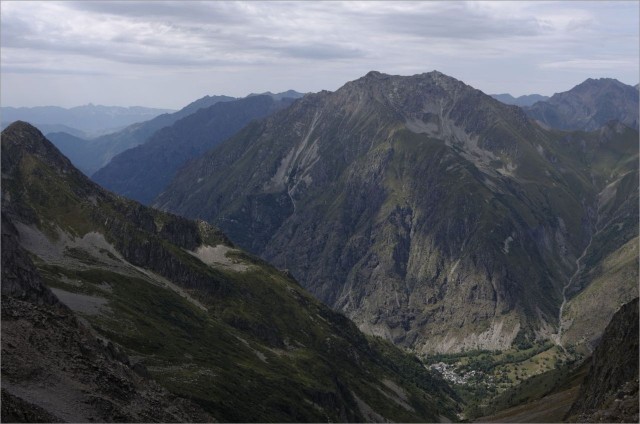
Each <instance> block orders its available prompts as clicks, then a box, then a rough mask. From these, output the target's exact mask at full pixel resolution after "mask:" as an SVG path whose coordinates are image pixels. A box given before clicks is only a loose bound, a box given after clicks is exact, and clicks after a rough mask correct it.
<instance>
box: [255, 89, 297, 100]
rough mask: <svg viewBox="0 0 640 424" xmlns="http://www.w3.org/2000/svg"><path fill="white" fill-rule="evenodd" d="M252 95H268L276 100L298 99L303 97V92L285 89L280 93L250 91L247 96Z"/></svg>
mask: <svg viewBox="0 0 640 424" xmlns="http://www.w3.org/2000/svg"><path fill="white" fill-rule="evenodd" d="M252 96H269V97H271V98H272V99H273V100H276V101H277V100H282V99H299V98H301V97H304V93H298V92H297V91H295V90H287V91H283V92H281V93H272V92H271V91H266V92H264V93H251V94H249V95H248V96H247V97H252Z"/></svg>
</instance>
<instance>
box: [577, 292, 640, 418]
mask: <svg viewBox="0 0 640 424" xmlns="http://www.w3.org/2000/svg"><path fill="white" fill-rule="evenodd" d="M638 319H639V318H638V298H636V299H635V300H633V301H631V302H629V303H627V304H625V305H623V306H622V307H621V308H620V310H619V311H618V312H617V313H616V314H615V315H614V316H613V318H612V319H611V322H610V323H609V325H608V326H607V328H606V329H605V331H604V334H603V335H602V338H601V339H600V342H599V344H598V346H597V347H596V349H595V351H594V352H593V355H592V357H591V365H590V367H589V372H588V374H587V376H586V377H585V379H584V381H583V383H582V386H581V387H580V392H579V394H578V398H577V400H576V401H575V402H574V404H573V405H572V406H571V410H570V411H569V413H568V414H567V416H568V417H569V419H570V420H571V421H576V422H633V423H635V422H638V361H639V360H638V358H639V351H638V334H639V331H640V328H639V326H638V322H639V321H638Z"/></svg>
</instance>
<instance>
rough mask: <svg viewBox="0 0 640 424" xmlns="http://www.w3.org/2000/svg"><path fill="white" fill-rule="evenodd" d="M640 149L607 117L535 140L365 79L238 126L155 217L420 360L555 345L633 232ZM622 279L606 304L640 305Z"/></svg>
mask: <svg viewBox="0 0 640 424" xmlns="http://www.w3.org/2000/svg"><path fill="white" fill-rule="evenodd" d="M637 140H638V133H637V131H635V130H633V129H631V128H628V127H626V126H624V125H619V124H616V123H611V124H610V125H609V126H607V127H605V128H603V129H602V130H600V131H596V132H591V133H585V132H576V133H567V132H563V131H555V130H545V129H543V128H541V127H540V126H538V125H536V124H535V123H533V122H531V121H530V120H529V119H528V118H527V116H526V115H525V114H524V112H523V111H522V110H521V109H519V108H517V107H514V106H508V105H504V104H502V103H500V102H498V101H497V100H495V99H493V98H491V97H490V96H487V95H485V94H484V93H482V92H480V91H478V90H475V89H473V88H472V87H469V86H467V85H465V84H464V83H462V82H460V81H457V80H455V79H453V78H450V77H448V76H446V75H443V74H441V73H438V72H435V71H434V72H431V73H428V74H422V75H415V76H411V77H399V76H389V75H384V74H380V73H377V72H371V73H369V74H367V75H366V76H365V77H363V78H360V79H358V80H356V81H352V82H349V83H347V84H346V85H344V86H343V87H342V88H340V89H339V90H337V91H336V92H333V93H331V92H320V93H317V94H313V95H307V96H305V98H304V99H302V100H300V101H298V102H296V103H295V104H294V105H293V106H292V107H290V108H288V109H286V110H283V111H280V112H278V113H276V114H274V115H273V116H271V117H269V118H267V119H265V120H262V121H261V122H255V123H252V124H250V125H249V126H247V127H246V128H245V129H244V130H242V131H241V132H240V133H238V134H237V135H236V136H234V137H233V138H231V139H230V140H228V141H227V142H225V143H223V144H221V145H220V146H219V147H218V148H215V149H213V150H211V151H210V152H208V153H207V154H206V155H204V156H203V157H202V158H200V159H198V160H195V161H193V162H191V163H190V164H189V165H188V166H186V167H185V168H183V169H182V170H181V171H180V172H179V173H178V174H177V176H176V178H175V179H174V181H173V182H172V183H171V184H170V185H169V186H168V187H167V189H166V190H165V192H164V193H162V194H161V195H160V196H159V197H158V198H157V199H156V201H155V205H156V206H158V207H160V208H164V209H166V210H169V211H172V212H175V213H178V214H181V215H184V216H188V217H193V218H200V219H204V220H207V221H209V222H211V223H215V224H216V225H218V226H219V227H220V228H222V229H223V230H224V231H225V232H226V233H227V234H228V235H229V237H230V238H231V239H232V240H234V242H236V243H238V244H239V245H240V246H241V247H243V248H246V249H248V250H250V251H251V252H254V253H256V254H259V255H261V256H262V257H263V258H265V259H267V260H269V261H271V262H272V263H274V264H276V265H277V266H280V267H284V268H288V269H290V270H291V272H292V274H293V275H294V276H295V277H296V278H297V279H298V280H299V281H301V282H302V283H303V284H305V287H306V288H308V289H309V290H310V291H311V292H312V293H313V294H314V295H316V296H317V297H318V298H319V299H321V300H322V301H324V302H326V303H327V304H328V305H330V306H332V307H333V308H335V309H336V310H339V311H342V312H344V313H345V314H347V315H348V316H349V317H351V318H352V319H353V320H354V321H355V322H356V323H357V324H358V325H359V327H360V328H361V329H363V330H364V331H366V332H368V333H371V334H377V335H380V336H383V337H385V338H387V339H389V340H392V341H394V342H395V343H398V344H401V345H403V346H406V347H410V348H412V349H414V350H416V351H419V352H430V351H439V352H453V351H459V350H464V349H472V348H486V349H502V348H505V347H507V346H510V345H511V344H512V343H514V342H522V341H524V340H527V339H528V340H533V339H534V338H554V339H555V340H557V341H558V343H563V340H565V338H566V336H567V335H568V334H569V331H570V328H573V326H575V325H578V323H577V321H576V320H573V321H572V320H571V319H570V318H569V317H568V316H567V313H568V312H566V311H565V309H567V311H569V310H570V309H571V308H570V307H569V306H567V305H568V304H569V303H570V301H571V299H572V297H575V296H576V295H577V294H578V293H579V292H582V291H584V290H585V289H586V287H587V286H589V284H590V281H594V278H596V274H598V273H600V272H601V271H605V268H606V267H604V268H602V267H600V268H598V267H599V266H600V264H601V263H602V262H601V261H603V260H604V261H606V257H607V255H615V254H616V253H615V252H618V249H624V246H625V245H626V243H628V242H630V240H632V239H633V238H634V237H635V236H637V217H638V209H637V201H636V202H635V203H634V197H633V196H635V199H637V161H638V159H637V158H638V144H637ZM634 178H635V179H634ZM634 184H635V187H636V190H635V191H634ZM634 193H635V194H634ZM626 195H629V196H631V197H628V199H629V201H626V200H625V199H627V197H625V196H626ZM605 245H606V248H604V249H596V247H597V246H600V247H603V246H605ZM623 256H624V255H623ZM594 267H595V268H594ZM595 269H598V270H600V271H598V272H595V273H594V270H595ZM628 269H629V270H631V268H628ZM630 272H631V275H627V276H625V277H624V278H625V284H624V285H623V287H622V288H621V289H620V290H618V291H616V292H615V294H614V295H612V298H614V299H615V300H614V301H613V302H619V301H628V300H630V299H631V298H633V297H635V296H636V295H637V294H636V293H637V288H635V287H633V284H634V283H633V282H634V281H637V270H636V271H630ZM599 275H601V274H599ZM634 276H635V277H634ZM630 278H631V279H630ZM634 278H635V279H634ZM629 281H631V283H629ZM583 304H584V305H586V306H585V308H584V309H582V311H585V313H588V311H589V310H594V309H598V310H599V311H600V312H601V313H602V314H603V315H605V316H606V319H605V320H604V321H603V322H607V321H608V318H609V317H610V316H611V315H612V314H613V312H614V311H615V306H612V305H607V306H605V307H603V308H599V307H598V306H597V305H596V304H594V303H590V302H584V303H583ZM565 306H566V308H565ZM559 328H561V330H559ZM572 337H574V336H572ZM580 337H581V336H580ZM580 337H578V338H580Z"/></svg>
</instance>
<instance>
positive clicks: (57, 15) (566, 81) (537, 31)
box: [0, 0, 640, 109]
mask: <svg viewBox="0 0 640 424" xmlns="http://www.w3.org/2000/svg"><path fill="white" fill-rule="evenodd" d="M639 4H640V2H638V1H631V2H624V1H608V2H605V1H588V2H577V1H560V2H553V1H549V2H547V1H533V2H525V1H517V2H504V1H499V2H485V1H468V2H456V1H446V2H438V1H425V2H418V1H412V2H396V1H393V2H385V1H376V2H351V1H349V2H337V1H322V2H311V1H305V2H272V1H269V2H258V1H250V2H226V1H215V2H214V1H203V2H188V1H179V2H160V1H141V2H136V1H123V2H118V1H106V2H100V1H83V2H72V1H64V2H55V1H44V2H28V1H6V0H3V1H2V2H0V19H1V22H0V31H1V34H0V90H1V91H0V104H1V105H2V106H14V107H21V106H44V105H55V106H62V107H73V106H79V105H84V104H88V103H93V104H102V105H110V106H134V105H135V106H148V107H160V108H170V109H179V108H181V107H183V106H185V105H187V104H188V103H190V102H192V101H193V100H195V99H198V98H201V97H203V96H205V95H222V94H225V95H230V96H234V97H241V96H245V95H247V94H249V93H259V92H265V91H272V92H280V91H285V90H288V89H294V90H297V91H300V92H316V91H320V90H331V91H333V90H336V89H338V88H339V87H341V86H342V85H343V84H344V83H346V82H347V81H351V80H354V79H357V78H359V77H361V76H363V75H365V74H366V73H367V72H368V71H371V70H376V71H380V72H383V73H388V74H394V75H413V74H419V73H423V72H430V71H432V70H438V71H440V72H443V73H445V74H447V75H450V76H452V77H455V78H457V79H459V80H462V81H464V82H465V83H467V84H469V85H471V86H473V87H475V88H478V89H480V90H482V91H484V92H485V93H488V94H491V93H511V94H512V95H515V96H519V95H523V94H531V93H537V94H543V95H551V94H553V93H556V92H562V91H567V90H569V89H570V88H572V87H573V86H575V85H577V84H579V83H580V82H582V81H584V80H585V79H587V78H590V77H591V78H600V77H609V78H617V79H619V80H620V81H622V82H624V83H627V84H631V85H635V84H637V83H638V80H639V79H640V77H639V72H640V71H639V61H640V59H639V45H640V41H639V26H640V25H639V16H640V10H639Z"/></svg>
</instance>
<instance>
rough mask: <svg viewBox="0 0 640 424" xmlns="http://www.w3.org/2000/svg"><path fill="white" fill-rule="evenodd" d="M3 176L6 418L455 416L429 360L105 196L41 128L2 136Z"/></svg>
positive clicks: (181, 229)
mask: <svg viewBox="0 0 640 424" xmlns="http://www.w3.org/2000/svg"><path fill="white" fill-rule="evenodd" d="M2 170H3V175H2V187H3V190H2V196H3V199H2V209H3V210H2V216H3V225H2V228H3V261H7V263H8V265H7V266H5V264H4V263H3V282H4V280H5V279H6V280H7V281H8V282H9V284H7V285H6V287H5V285H4V283H3V296H2V302H3V309H2V313H3V320H2V325H3V328H2V334H3V337H2V343H3V346H2V348H3V367H2V388H3V414H6V415H3V418H4V417H5V416H6V417H9V418H7V419H14V418H11V417H20V416H26V417H30V418H28V419H35V418H37V417H40V416H45V417H47V418H46V419H47V420H57V419H61V420H69V421H76V422H78V421H88V420H90V419H94V420H97V421H164V422H167V421H170V422H175V421H186V422H191V421H200V420H205V421H213V420H220V421H240V422H248V421H260V422H266V421H311V422H317V421H320V420H323V421H325V420H328V421H368V420H378V421H381V420H395V421H437V420H439V419H440V417H447V418H448V419H454V418H455V412H456V410H457V402H458V400H457V397H456V395H455V394H454V393H453V391H452V390H451V389H450V388H449V386H448V385H447V384H446V383H445V382H444V381H443V380H441V379H440V378H438V377H435V376H433V375H431V374H430V373H429V372H428V371H426V370H425V369H424V367H423V366H422V364H421V363H420V362H419V361H418V360H417V359H415V358H412V357H410V356H408V355H406V354H404V353H403V352H401V351H400V350H398V349H397V348H395V347H393V346H391V345H390V344H388V343H385V342H383V341H381V340H377V339H371V338H367V337H365V336H364V335H363V334H362V333H361V332H360V331H358V329H357V328H356V327H355V326H354V325H353V323H351V322H350V321H349V320H348V319H346V318H345V317H344V316H341V315H339V314H337V313H335V312H332V311H331V310H330V309H329V308H327V307H326V306H324V305H322V304H321V303H320V302H318V301H317V300H315V299H314V298H313V297H311V296H310V295H309V294H308V293H307V292H305V291H304V290H303V289H302V288H301V287H300V286H299V284H298V283H297V282H296V281H295V280H293V279H292V278H291V277H290V275H288V274H287V273H284V272H281V271H279V270H277V269H275V268H273V267H271V266H270V265H268V264H267V263H265V262H264V261H262V260H259V259H257V258H255V257H252V256H251V255H249V254H247V253H245V252H243V251H241V250H239V249H236V248H235V247H234V246H233V245H232V244H231V243H230V242H229V241H228V240H227V238H226V237H225V236H224V235H223V234H222V233H220V232H219V231H218V230H216V229H215V228H213V227H211V226H210V225H208V224H205V223H204V222H194V221H189V220H187V219H184V218H180V217H177V216H175V215H171V214H167V213H164V212H159V211H157V210H153V209H150V208H146V207H144V206H142V205H140V204H138V203H136V202H132V201H129V200H126V199H124V198H121V197H119V196H116V195H113V194H112V193H109V192H107V191H106V190H103V189H102V188H100V187H99V186H97V185H96V184H95V183H93V182H91V181H90V180H88V179H87V178H86V177H84V176H83V175H82V174H81V173H80V172H79V171H78V170H76V169H75V168H74V167H73V166H72V165H71V164H70V162H69V161H68V160H67V159H66V158H65V157H63V156H62V155H61V154H60V153H59V152H58V151H57V149H55V147H53V145H51V143H49V141H48V140H46V139H45V138H44V137H43V136H42V134H40V133H39V132H38V131H37V130H36V129H35V128H33V127H31V126H29V125H28V124H24V123H15V124H12V125H11V126H10V127H8V128H7V129H6V130H5V131H4V132H3V134H2ZM5 221H6V222H5ZM5 230H6V231H5ZM5 238H7V241H6V246H7V248H6V249H5ZM29 261H31V262H32V264H30V262H29ZM5 274H6V275H5ZM43 284H44V285H45V286H47V287H48V288H45V287H43ZM4 290H6V293H5V292H4ZM5 304H6V307H5ZM5 313H6V314H7V316H6V318H5V315H4V314H5ZM67 345H68V346H67ZM154 381H155V383H154ZM143 389H144V390H143ZM185 399H189V401H187V400H185ZM5 400H6V403H5ZM29 405H31V406H29ZM148 405H153V408H151V409H150V408H148ZM190 405H193V406H192V407H191V406H190ZM5 406H6V407H5ZM25 408H26V409H27V410H26V412H25ZM74 411H75V412H74ZM20 414H23V415H20ZM15 419H18V418H15Z"/></svg>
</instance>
